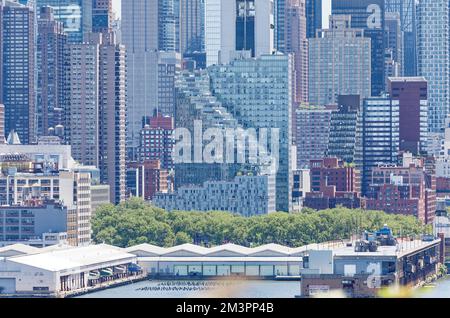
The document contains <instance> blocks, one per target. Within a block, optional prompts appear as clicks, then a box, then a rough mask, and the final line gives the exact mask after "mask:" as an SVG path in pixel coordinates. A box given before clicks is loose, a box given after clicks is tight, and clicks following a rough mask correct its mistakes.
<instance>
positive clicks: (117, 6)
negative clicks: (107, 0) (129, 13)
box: [113, 0, 120, 17]
mask: <svg viewBox="0 0 450 318" xmlns="http://www.w3.org/2000/svg"><path fill="white" fill-rule="evenodd" d="M113 8H114V11H115V12H116V13H117V16H118V17H120V0H113Z"/></svg>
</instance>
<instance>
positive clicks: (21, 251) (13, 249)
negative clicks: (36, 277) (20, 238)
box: [0, 244, 39, 257]
mask: <svg viewBox="0 0 450 318" xmlns="http://www.w3.org/2000/svg"><path fill="white" fill-rule="evenodd" d="M38 252H39V248H37V247H32V246H29V245H25V244H14V245H8V246H5V247H0V257H10V256H16V255H28V254H34V253H38Z"/></svg>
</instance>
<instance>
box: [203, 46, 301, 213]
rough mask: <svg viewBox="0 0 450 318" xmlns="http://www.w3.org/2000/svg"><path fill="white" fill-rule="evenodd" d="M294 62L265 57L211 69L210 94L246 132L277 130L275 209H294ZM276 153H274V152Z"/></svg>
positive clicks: (286, 59) (278, 57) (289, 59)
mask: <svg viewBox="0 0 450 318" xmlns="http://www.w3.org/2000/svg"><path fill="white" fill-rule="evenodd" d="M292 72H293V68H292V58H291V56H286V55H262V56H261V57H259V58H257V59H237V60H234V61H232V62H230V64H228V65H217V66H214V67H212V68H211V69H210V76H211V90H212V93H213V95H214V96H216V97H217V99H218V100H219V101H221V102H222V104H223V106H224V107H226V108H227V109H228V111H229V112H230V113H232V114H234V116H235V118H236V119H237V120H238V122H239V123H240V124H241V125H242V126H243V127H246V128H254V129H256V130H259V129H261V128H267V129H270V128H278V129H279V156H278V158H279V160H278V162H279V163H278V169H277V173H276V208H277V210H278V211H286V212H287V211H291V208H292V192H291V190H292V185H293V178H292V168H293V162H292V140H293V139H292V92H291V90H292ZM273 150H274V149H273Z"/></svg>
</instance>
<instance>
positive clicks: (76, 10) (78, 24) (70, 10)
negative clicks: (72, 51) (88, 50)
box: [37, 0, 92, 43]
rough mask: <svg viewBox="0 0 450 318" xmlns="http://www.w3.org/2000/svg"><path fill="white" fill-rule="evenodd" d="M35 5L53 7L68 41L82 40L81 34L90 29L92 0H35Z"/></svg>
mask: <svg viewBox="0 0 450 318" xmlns="http://www.w3.org/2000/svg"><path fill="white" fill-rule="evenodd" d="M37 6H38V8H40V7H43V6H51V7H52V8H53V9H54V14H55V18H56V20H58V21H61V22H62V23H63V25H64V31H65V32H67V35H68V42H70V43H77V42H82V41H83V35H84V34H87V33H89V32H91V31H92V0H37Z"/></svg>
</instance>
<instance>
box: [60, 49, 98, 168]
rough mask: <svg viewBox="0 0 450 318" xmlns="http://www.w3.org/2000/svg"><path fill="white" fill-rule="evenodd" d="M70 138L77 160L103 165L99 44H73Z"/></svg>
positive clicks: (68, 114) (93, 164)
mask: <svg viewBox="0 0 450 318" xmlns="http://www.w3.org/2000/svg"><path fill="white" fill-rule="evenodd" d="M68 54H69V56H68V68H67V72H68V75H67V78H68V81H69V83H70V89H69V96H68V97H69V103H68V110H67V111H66V125H65V126H66V139H67V142H68V143H69V144H70V145H71V146H72V155H73V158H74V159H75V160H77V161H78V162H80V163H82V164H83V165H87V166H96V167H98V166H99V87H98V85H99V45H98V44H97V43H91V42H85V43H80V44H71V45H69V52H68Z"/></svg>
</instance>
